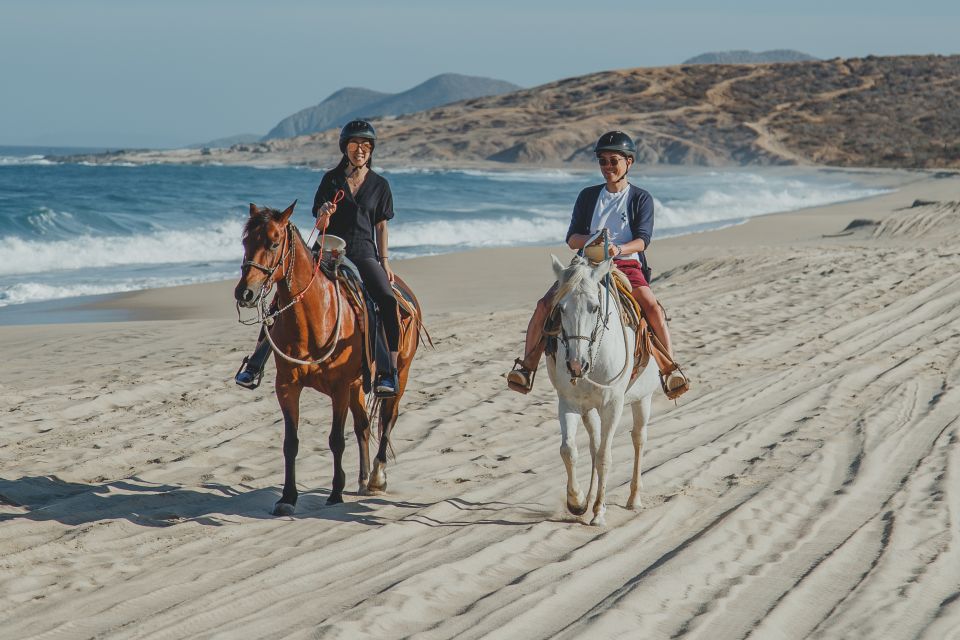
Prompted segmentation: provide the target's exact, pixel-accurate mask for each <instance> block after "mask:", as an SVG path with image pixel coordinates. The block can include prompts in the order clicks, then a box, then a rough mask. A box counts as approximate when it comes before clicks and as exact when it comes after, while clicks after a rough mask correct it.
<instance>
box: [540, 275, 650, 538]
mask: <svg viewBox="0 0 960 640" xmlns="http://www.w3.org/2000/svg"><path fill="white" fill-rule="evenodd" d="M611 266H612V265H611V260H610V259H607V260H605V261H604V262H602V263H600V264H599V265H597V266H591V265H590V264H589V263H588V262H587V261H586V260H584V259H582V258H574V260H573V262H571V263H570V266H569V267H564V266H563V263H561V262H560V261H559V260H558V259H557V257H556V256H553V270H554V272H555V273H556V274H557V280H558V281H559V283H560V286H559V289H558V290H557V294H556V296H555V298H554V299H555V300H556V301H557V305H558V306H559V309H560V319H561V332H560V335H559V336H558V338H557V352H556V354H555V355H552V356H548V357H547V372H548V373H549V375H550V381H551V382H552V383H553V386H554V387H555V388H556V389H557V397H558V407H557V411H558V414H559V419H560V435H561V438H562V442H561V445H560V456H561V457H562V458H563V463H564V465H565V466H566V468H567V509H569V511H570V512H571V513H573V514H574V515H578V516H579V515H583V514H584V513H585V512H586V510H587V507H588V506H589V503H588V499H589V497H590V493H591V492H592V491H593V484H594V480H595V479H596V481H597V495H596V499H595V501H594V503H593V519H592V520H591V521H590V524H592V525H598V526H602V525H604V524H605V519H604V514H605V512H606V504H605V500H606V490H607V476H608V474H609V472H610V466H611V464H612V462H613V460H612V455H611V450H612V448H613V437H614V435H615V434H616V432H617V424H618V423H619V422H620V416H621V414H622V413H623V407H624V404H630V405H631V408H632V409H633V431H632V433H631V435H632V437H633V453H634V459H633V479H632V481H631V482H630V499H629V500H628V501H627V508H628V509H635V508H637V507H638V506H639V505H640V496H639V495H638V493H639V491H640V489H641V488H642V486H643V483H642V481H641V479H640V460H641V456H642V455H643V446H644V444H645V443H646V441H647V424H648V423H649V421H650V404H651V399H652V397H653V393H654V392H655V391H656V390H657V389H659V382H658V377H657V368H656V363H655V362H654V360H653V358H650V360H649V362H648V363H647V365H646V366H645V367H644V368H643V370H642V371H641V372H640V374H639V376H638V377H637V378H636V379H635V380H634V381H633V383H632V384H631V382H630V374H631V372H632V370H633V353H634V345H635V341H636V336H635V333H634V332H633V330H631V329H630V328H629V327H627V326H625V325H624V323H623V320H622V315H621V312H620V307H619V301H618V298H617V292H616V290H612V291H611V292H610V294H609V295H608V294H607V290H606V288H605V286H604V283H605V280H606V276H607V274H608V273H610V271H611ZM581 420H582V421H583V423H584V425H585V426H586V430H587V435H588V436H589V437H590V458H591V462H592V468H591V472H590V486H589V487H587V493H586V495H584V493H583V491H582V490H581V489H580V485H579V483H578V482H577V470H576V464H577V442H576V436H577V427H578V425H579V424H580V422H581Z"/></svg>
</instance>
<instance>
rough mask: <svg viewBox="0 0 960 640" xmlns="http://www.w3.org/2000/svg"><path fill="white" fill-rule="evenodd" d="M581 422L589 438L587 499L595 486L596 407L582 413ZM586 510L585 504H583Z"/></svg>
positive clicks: (597, 420)
mask: <svg viewBox="0 0 960 640" xmlns="http://www.w3.org/2000/svg"><path fill="white" fill-rule="evenodd" d="M583 423H584V425H585V426H586V428H587V435H588V436H589V438H590V485H589V486H588V487H587V499H589V498H590V496H591V495H596V494H595V493H594V488H595V487H596V486H597V447H598V446H600V414H599V413H597V410H596V409H590V411H588V412H586V413H585V414H583ZM584 511H586V506H584Z"/></svg>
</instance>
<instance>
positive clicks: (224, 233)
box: [0, 147, 880, 306]
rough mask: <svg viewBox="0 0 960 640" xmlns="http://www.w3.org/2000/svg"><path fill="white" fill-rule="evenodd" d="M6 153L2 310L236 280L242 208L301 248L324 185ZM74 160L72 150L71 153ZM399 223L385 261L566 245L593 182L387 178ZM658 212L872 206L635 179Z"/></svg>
mask: <svg viewBox="0 0 960 640" xmlns="http://www.w3.org/2000/svg"><path fill="white" fill-rule="evenodd" d="M56 151H57V150H37V149H23V148H11V147H0V306H4V305H15V304H21V303H25V302H34V301H41V300H54V299H60V298H69V297H75V296H85V295H97V294H105V293H112V292H118V291H130V290H135V289H146V288H154V287H162V286H170V285H177V284H189V283H195V282H204V281H213V280H221V279H231V278H234V277H236V276H237V275H238V273H239V265H240V261H241V259H242V254H243V250H242V247H241V245H240V232H241V228H242V226H243V223H244V221H245V220H246V218H247V215H248V213H247V212H248V207H249V203H250V202H255V203H257V204H258V205H261V206H271V207H275V208H284V207H286V206H287V205H289V204H290V203H291V202H292V201H293V200H295V199H296V200H298V201H299V204H298V206H297V212H296V214H295V216H294V221H295V222H296V224H297V225H298V226H299V227H300V229H301V231H302V232H303V234H304V235H308V233H309V230H310V228H311V226H312V222H313V219H312V217H311V216H310V207H311V204H312V202H313V194H314V192H315V190H316V187H317V184H318V183H319V181H320V177H321V175H322V172H321V171H319V170H315V169H308V168H297V167H289V168H255V167H226V166H179V165H148V166H124V165H107V166H104V165H85V164H66V163H57V162H52V161H50V160H47V159H46V158H45V157H44V155H43V154H44V153H56ZM70 151H71V152H72V151H73V150H70ZM382 173H383V174H384V175H385V176H386V177H387V179H388V180H389V181H390V184H391V187H392V189H393V193H394V203H395V207H396V211H397V217H396V218H395V219H394V220H393V221H392V222H391V226H390V246H391V255H392V256H394V257H395V258H399V259H402V258H408V257H414V256H422V255H429V254H436V253H447V252H454V251H464V250H468V249H473V248H478V247H491V246H516V245H525V244H556V243H559V242H562V239H563V236H564V234H565V232H566V229H567V225H568V224H569V220H570V212H571V209H572V206H573V202H574V200H575V199H576V196H577V193H578V192H579V191H580V189H582V188H583V187H585V186H588V185H590V184H597V183H599V182H600V179H599V174H598V172H596V171H567V170H529V171H526V170H524V171H519V170H518V171H477V170H432V169H431V170H427V169H417V170H389V169H387V170H383V171H382ZM631 179H632V181H633V182H634V183H635V184H638V185H640V186H643V187H644V188H646V189H648V190H649V191H650V192H651V193H652V194H653V195H654V197H655V199H656V208H657V212H656V230H655V236H656V237H660V238H662V237H665V236H669V235H677V234H683V233H691V232H695V231H700V230H704V229H709V228H713V227H719V226H726V225H730V224H736V223H738V222H742V221H743V220H745V219H746V218H749V217H751V216H756V215H760V214H764V213H772V212H777V211H787V210H792V209H798V208H802V207H809V206H815V205H821V204H827V203H832V202H839V201H844V200H852V199H857V198H863V197H867V196H870V195H874V194H877V193H880V191H879V190H877V189H875V188H870V187H867V186H863V185H858V184H856V183H855V182H854V181H853V178H852V177H851V175H848V174H838V173H829V174H827V173H815V172H810V171H796V172H789V171H783V170H777V171H760V170H735V171H702V172H696V173H690V172H684V173H682V174H681V173H677V174H676V175H671V174H669V173H663V172H662V171H657V172H656V173H652V174H649V175H647V174H644V173H643V172H642V171H635V172H634V174H632V176H631Z"/></svg>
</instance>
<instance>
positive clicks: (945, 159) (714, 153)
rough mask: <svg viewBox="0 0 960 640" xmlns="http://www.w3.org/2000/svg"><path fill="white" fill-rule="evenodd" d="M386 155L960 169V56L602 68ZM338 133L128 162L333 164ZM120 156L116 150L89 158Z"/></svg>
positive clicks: (496, 103) (411, 159)
mask: <svg viewBox="0 0 960 640" xmlns="http://www.w3.org/2000/svg"><path fill="white" fill-rule="evenodd" d="M376 125H377V127H378V131H379V132H380V133H381V136H382V142H381V144H379V145H378V146H377V150H376V158H377V161H378V162H388V163H391V164H428V163H442V164H458V163H460V164H464V163H468V162H475V161H496V162H504V163H532V164H549V165H562V164H567V163H581V164H582V163H586V162H592V161H593V154H592V151H591V150H592V145H593V142H594V141H595V140H596V138H597V136H599V135H600V134H601V133H603V132H604V131H607V130H610V129H623V130H625V131H628V132H630V133H631V134H633V136H634V137H635V138H636V140H637V144H638V147H639V159H640V161H641V162H644V163H651V164H652V163H661V164H685V165H702V166H717V165H738V164H765V165H770V164H824V165H836V166H877V167H953V168H960V56H898V57H882V58H881V57H873V56H871V57H867V58H852V59H839V58H837V59H834V60H825V61H815V62H798V63H789V64H786V63H781V64H752V65H732V64H722V65H699V64H698V65H679V66H673V67H659V68H641V69H624V70H618V71H606V72H602V73H594V74H590V75H586V76H580V77H576V78H568V79H566V80H561V81H559V82H553V83H550V84H546V85H542V86H539V87H534V88H532V89H525V90H522V91H514V92H512V93H508V94H504V95H500V96H494V97H486V98H476V99H472V100H467V101H463V102H459V103H456V104H452V105H446V106H442V107H438V108H434V109H430V110H428V111H422V112H419V113H413V114H409V115H405V116H399V117H396V118H387V119H382V120H378V121H377V122H376ZM336 135H337V134H336V131H326V132H322V133H317V134H312V135H309V136H301V137H298V138H292V139H283V140H271V141H268V142H261V143H259V144H255V145H237V146H234V147H232V148H231V149H229V150H224V151H219V150H213V152H212V154H208V155H207V156H205V157H201V156H200V155H199V153H197V152H167V153H166V154H158V153H144V154H139V155H138V154H129V153H127V154H122V156H121V157H122V159H123V160H125V161H132V162H138V161H144V162H148V161H149V162H157V161H161V162H162V161H167V162H210V161H215V162H224V163H231V162H232V163H258V164H263V163H265V162H275V163H293V164H307V165H315V166H329V165H330V164H331V163H332V162H335V161H336V159H337V156H338V155H339V152H338V151H337V146H336ZM85 159H87V160H93V161H114V160H117V159H119V158H118V157H117V155H116V154H114V155H113V156H100V157H97V158H90V157H88V158H85Z"/></svg>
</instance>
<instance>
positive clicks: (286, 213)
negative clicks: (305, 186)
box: [280, 200, 297, 224]
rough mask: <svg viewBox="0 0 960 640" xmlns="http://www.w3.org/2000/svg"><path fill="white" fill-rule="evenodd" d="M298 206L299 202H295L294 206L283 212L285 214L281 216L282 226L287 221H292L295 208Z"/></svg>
mask: <svg viewBox="0 0 960 640" xmlns="http://www.w3.org/2000/svg"><path fill="white" fill-rule="evenodd" d="M295 206H297V201H296V200H294V201H293V204H291V205H290V206H289V207H287V208H286V209H284V210H283V213H281V214H280V224H284V223H285V222H286V221H287V220H289V219H290V216H292V215H293V208H294V207H295Z"/></svg>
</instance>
